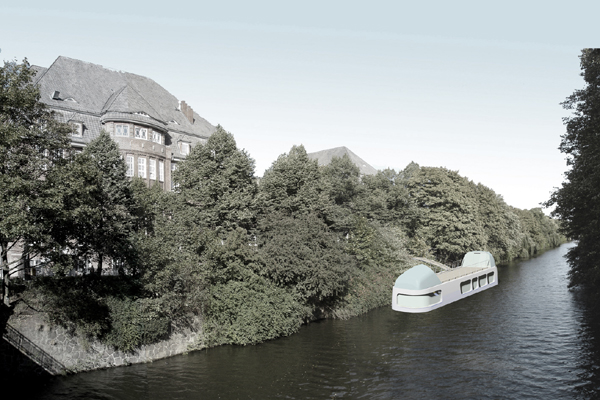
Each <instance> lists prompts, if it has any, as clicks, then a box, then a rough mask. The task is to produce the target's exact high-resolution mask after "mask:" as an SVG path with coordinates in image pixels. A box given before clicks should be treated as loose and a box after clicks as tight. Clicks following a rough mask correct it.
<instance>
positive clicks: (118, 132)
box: [115, 124, 129, 137]
mask: <svg viewBox="0 0 600 400" xmlns="http://www.w3.org/2000/svg"><path fill="white" fill-rule="evenodd" d="M115 136H122V137H129V125H122V124H117V125H116V128H115Z"/></svg>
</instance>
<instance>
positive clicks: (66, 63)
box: [0, 57, 215, 277]
mask: <svg viewBox="0 0 600 400" xmlns="http://www.w3.org/2000/svg"><path fill="white" fill-rule="evenodd" d="M32 68H34V70H35V71H36V76H35V81H34V83H36V84H37V85H38V86H39V89H40V95H41V101H42V102H43V103H45V104H46V105H48V106H49V108H50V109H51V110H53V111H55V115H56V117H57V118H58V119H59V120H61V121H62V122H68V123H70V124H71V125H73V126H74V127H75V129H74V132H73V134H72V137H71V145H72V146H73V147H74V148H75V149H76V150H78V149H79V150H81V149H83V148H84V147H85V146H86V145H87V144H88V143H90V142H91V141H92V140H93V139H94V138H96V137H97V136H98V135H99V134H100V132H101V131H102V130H105V131H107V132H108V133H109V134H110V135H111V137H112V138H113V139H114V140H115V142H116V143H117V144H118V145H119V148H120V150H121V152H122V154H123V159H124V160H125V161H126V163H127V175H129V176H132V177H133V176H139V177H142V178H143V179H145V180H146V182H147V183H148V185H156V184H158V185H160V186H161V187H162V188H163V189H164V190H171V188H172V181H171V172H172V171H173V170H174V169H175V167H176V165H177V163H178V162H180V161H182V160H184V159H185V157H186V155H187V154H188V153H189V152H190V150H191V148H192V147H193V146H194V145H196V144H198V143H204V142H206V140H207V139H208V137H209V136H210V135H211V134H212V133H213V132H214V130H215V127H214V126H213V125H211V124H210V123H209V122H208V121H206V120H205V119H204V118H202V117H200V116H199V115H198V114H196V113H195V112H194V111H193V110H192V108H191V107H190V106H189V105H187V104H186V102H185V101H179V100H177V98H176V97H175V96H173V95H172V94H171V93H169V92H168V91H167V90H165V89H164V88H163V87H162V86H160V85H159V84H157V83H156V82H154V81H153V80H152V79H149V78H146V77H143V76H140V75H135V74H131V73H128V72H121V71H115V70H112V69H108V68H104V67H102V66H100V65H96V64H91V63H88V62H85V61H80V60H74V59H72V58H67V57H58V58H57V59H56V60H55V61H54V63H52V65H51V66H50V67H48V68H44V67H39V66H33V67H32ZM21 256H22V247H21V246H20V245H19V244H18V243H17V245H16V246H14V247H13V248H12V249H11V250H10V251H9V253H8V261H9V263H12V262H14V261H16V260H20V259H21ZM107 261H109V260H107ZM25 262H26V265H25V268H22V267H23V265H22V264H20V263H19V264H13V266H12V268H11V273H10V276H11V277H17V276H18V277H23V276H24V275H27V274H31V275H35V274H49V273H50V271H49V270H48V269H47V268H44V267H41V265H42V264H43V263H42V260H40V259H39V258H35V259H31V260H27V261H25ZM82 262H84V263H85V266H84V267H83V268H82V269H78V270H74V271H72V273H73V274H79V273H81V272H82V271H83V270H88V269H89V268H90V267H92V266H95V262H93V261H92V260H89V259H88V260H82ZM113 272H114V271H112V269H111V268H110V266H105V268H104V273H108V274H110V273H113ZM0 273H1V272H0Z"/></svg>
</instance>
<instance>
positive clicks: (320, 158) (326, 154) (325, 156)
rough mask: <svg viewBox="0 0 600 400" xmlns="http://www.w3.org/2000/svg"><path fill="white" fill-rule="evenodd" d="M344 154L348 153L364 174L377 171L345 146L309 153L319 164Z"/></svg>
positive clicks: (373, 173) (371, 173) (324, 163)
mask: <svg viewBox="0 0 600 400" xmlns="http://www.w3.org/2000/svg"><path fill="white" fill-rule="evenodd" d="M344 154H347V155H348V157H350V161H352V162H353V163H354V165H356V166H357V167H358V169H360V173H361V174H362V175H375V174H376V173H377V170H376V169H375V168H373V167H372V166H370V165H369V164H368V163H367V162H366V161H365V160H363V159H362V158H360V157H359V156H357V155H356V154H354V153H353V152H352V151H350V149H348V148H347V147H345V146H342V147H334V148H333V149H327V150H321V151H317V152H314V153H308V154H307V155H308V157H309V158H310V159H312V160H317V162H318V163H319V165H328V164H329V163H330V162H331V159H332V158H333V157H338V158H341V157H343V156H344Z"/></svg>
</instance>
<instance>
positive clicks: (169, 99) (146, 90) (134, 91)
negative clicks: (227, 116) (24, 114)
mask: <svg viewBox="0 0 600 400" xmlns="http://www.w3.org/2000/svg"><path fill="white" fill-rule="evenodd" d="M34 68H35V69H36V72H37V76H36V83H37V84H38V85H39V87H40V94H41V100H42V101H43V102H44V103H46V104H48V105H49V106H51V107H55V108H58V109H63V110H68V111H77V112H80V113H89V114H93V115H97V116H102V115H105V114H110V115H123V114H131V115H144V114H146V115H148V116H149V117H151V118H152V119H154V120H156V121H157V122H158V123H157V124H156V125H157V126H158V125H162V126H168V127H169V130H173V131H176V132H179V133H183V134H191V135H193V136H201V137H208V136H210V134H212V133H213V132H214V130H215V127H214V126H213V125H211V124H210V123H209V122H208V121H206V120H205V119H204V118H201V117H200V116H197V117H198V118H195V119H194V121H192V122H190V121H189V120H188V119H187V118H186V116H185V115H183V113H182V112H181V111H179V100H178V99H177V98H176V97H175V96H173V95H172V94H171V93H169V92H168V91H167V90H165V89H164V88H163V87H162V86H160V85H159V84H157V83H156V82H155V81H153V80H152V79H149V78H146V77H144V76H140V75H136V74H131V73H128V72H122V71H115V70H112V69H108V68H105V67H103V66H101V65H97V64H92V63H88V62H85V61H81V60H75V59H72V58H68V57H63V56H60V57H58V58H57V59H56V60H55V61H54V63H52V65H51V66H50V67H49V68H47V69H45V68H42V67H34ZM55 92H59V93H60V94H59V96H58V99H53V93H55ZM195 116H196V115H195ZM171 121H176V122H177V123H172V122H171Z"/></svg>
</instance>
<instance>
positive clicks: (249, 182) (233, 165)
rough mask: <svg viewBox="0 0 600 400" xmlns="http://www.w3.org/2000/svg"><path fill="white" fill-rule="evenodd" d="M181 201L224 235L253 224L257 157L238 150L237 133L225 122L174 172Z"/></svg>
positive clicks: (203, 223) (201, 221) (194, 216)
mask: <svg viewBox="0 0 600 400" xmlns="http://www.w3.org/2000/svg"><path fill="white" fill-rule="evenodd" d="M173 179H174V180H175V182H176V184H177V185H178V186H177V191H178V192H179V196H178V197H179V201H180V202H182V204H183V206H184V207H187V208H188V211H187V213H188V217H189V218H191V219H192V220H191V221H192V222H193V223H195V224H198V225H200V226H203V227H206V228H208V229H211V230H213V231H216V232H218V233H219V234H220V235H221V236H223V235H226V234H227V232H229V231H232V230H235V229H236V228H237V227H242V228H249V227H250V226H251V224H252V221H253V218H254V211H253V208H254V206H253V203H254V196H255V194H256V183H255V182H254V160H252V159H251V158H250V157H249V156H248V154H247V153H246V152H245V151H244V150H238V149H237V147H236V143H235V140H234V138H233V135H232V134H231V133H229V132H226V131H225V130H224V129H223V128H222V127H221V126H218V127H217V129H216V131H215V132H214V133H213V134H212V135H211V136H210V138H209V139H208V141H207V143H206V144H198V145H196V146H195V147H194V148H193V149H192V151H191V153H190V154H189V155H188V156H187V158H186V160H185V162H183V163H181V165H180V166H179V168H178V169H177V171H175V172H174V173H173Z"/></svg>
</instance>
